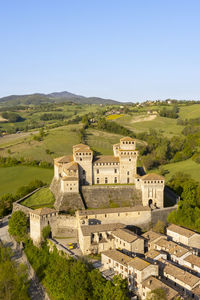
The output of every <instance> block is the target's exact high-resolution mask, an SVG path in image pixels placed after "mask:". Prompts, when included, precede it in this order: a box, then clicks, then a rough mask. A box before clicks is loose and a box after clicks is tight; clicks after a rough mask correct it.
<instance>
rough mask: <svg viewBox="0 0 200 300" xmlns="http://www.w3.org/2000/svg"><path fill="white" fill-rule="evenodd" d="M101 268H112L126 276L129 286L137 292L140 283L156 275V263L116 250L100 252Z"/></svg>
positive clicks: (116, 272)
mask: <svg viewBox="0 0 200 300" xmlns="http://www.w3.org/2000/svg"><path fill="white" fill-rule="evenodd" d="M101 263H102V265H103V269H113V270H114V272H115V274H121V276H122V278H127V279H128V282H129V285H130V288H131V289H134V290H135V291H138V292H139V289H140V285H141V283H142V282H143V281H144V280H145V279H146V278H148V277H149V276H151V275H154V276H158V265H156V264H151V263H149V262H147V261H146V260H144V259H141V258H139V257H134V258H132V257H130V256H128V255H126V254H124V253H121V252H120V251H117V250H108V251H106V252H103V253H102V254H101Z"/></svg>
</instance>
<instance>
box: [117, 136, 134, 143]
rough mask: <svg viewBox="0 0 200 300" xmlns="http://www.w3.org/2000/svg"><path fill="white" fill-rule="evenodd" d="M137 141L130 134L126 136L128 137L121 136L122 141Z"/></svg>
mask: <svg viewBox="0 0 200 300" xmlns="http://www.w3.org/2000/svg"><path fill="white" fill-rule="evenodd" d="M121 141H122V142H135V140H134V139H132V138H131V137H129V136H126V137H123V138H121V139H120V142H121Z"/></svg>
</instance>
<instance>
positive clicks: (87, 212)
mask: <svg viewBox="0 0 200 300" xmlns="http://www.w3.org/2000/svg"><path fill="white" fill-rule="evenodd" d="M134 211H151V209H150V208H149V207H148V206H139V205H138V206H133V207H115V208H99V209H88V210H86V209H85V210H79V211H78V214H79V216H90V215H99V214H109V213H126V212H134Z"/></svg>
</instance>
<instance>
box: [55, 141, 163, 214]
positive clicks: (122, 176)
mask: <svg viewBox="0 0 200 300" xmlns="http://www.w3.org/2000/svg"><path fill="white" fill-rule="evenodd" d="M137 158H138V151H137V150H136V141H135V140H134V139H132V138H130V137H124V138H121V139H120V143H119V144H115V145H113V156H109V155H103V156H97V157H94V155H93V151H92V150H91V149H90V147H89V146H88V145H84V144H78V145H75V146H73V155H72V156H63V157H59V158H56V159H55V160H54V179H53V181H52V185H51V190H52V192H54V194H55V196H56V200H57V203H58V202H59V200H58V197H59V198H62V197H64V196H65V199H70V195H71V196H73V199H76V197H75V195H76V194H77V201H76V205H77V208H83V207H81V204H80V203H81V201H80V196H79V197H78V195H79V192H80V191H81V190H82V187H84V186H93V185H95V186H94V187H95V188H96V187H97V186H98V185H99V186H102V185H104V186H105V185H106V186H109V185H110V187H111V186H112V185H115V186H117V188H121V189H123V188H127V186H131V185H132V186H133V187H134V189H135V190H137V191H140V193H141V204H142V205H143V206H149V207H151V208H161V207H163V202H164V177H162V176H160V175H158V174H147V175H144V176H140V175H139V174H137ZM120 184H121V186H120ZM124 185H126V187H124ZM55 191H56V192H55ZM137 191H136V192H137ZM133 197H134V195H133ZM63 199H64V198H63ZM63 201H64V200H63ZM74 201H75V200H74ZM61 202H62V201H60V202H59V204H58V205H57V209H59V206H61ZM77 203H79V204H77ZM74 204H75V203H74ZM76 205H75V207H76ZM92 207H93V206H92Z"/></svg>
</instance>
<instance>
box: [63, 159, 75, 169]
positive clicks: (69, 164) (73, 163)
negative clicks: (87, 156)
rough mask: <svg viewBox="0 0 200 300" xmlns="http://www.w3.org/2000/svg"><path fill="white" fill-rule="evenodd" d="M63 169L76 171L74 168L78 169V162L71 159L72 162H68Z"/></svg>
mask: <svg viewBox="0 0 200 300" xmlns="http://www.w3.org/2000/svg"><path fill="white" fill-rule="evenodd" d="M65 170H74V171H76V170H78V164H77V163H76V162H74V161H72V162H70V163H68V164H67V165H66V166H65V168H64V171H65Z"/></svg>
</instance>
